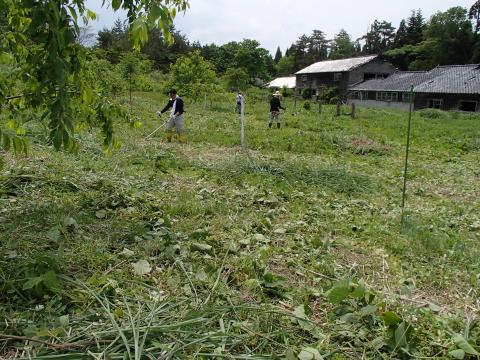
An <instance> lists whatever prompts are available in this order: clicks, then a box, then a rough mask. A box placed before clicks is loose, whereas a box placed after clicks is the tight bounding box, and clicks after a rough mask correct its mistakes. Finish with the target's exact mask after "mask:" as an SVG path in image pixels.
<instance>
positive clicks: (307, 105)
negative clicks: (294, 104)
mask: <svg viewBox="0 0 480 360" xmlns="http://www.w3.org/2000/svg"><path fill="white" fill-rule="evenodd" d="M303 108H304V109H305V110H311V109H312V104H311V103H310V101H305V102H304V103H303Z"/></svg>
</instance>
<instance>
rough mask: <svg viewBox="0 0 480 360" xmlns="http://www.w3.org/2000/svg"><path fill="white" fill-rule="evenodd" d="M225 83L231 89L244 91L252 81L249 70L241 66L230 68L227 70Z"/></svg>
mask: <svg viewBox="0 0 480 360" xmlns="http://www.w3.org/2000/svg"><path fill="white" fill-rule="evenodd" d="M224 80H225V84H226V87H227V90H229V91H240V90H241V91H244V90H246V89H247V87H248V84H249V83H250V78H249V76H248V74H247V72H246V71H245V70H243V69H241V68H230V69H227V71H225V75H224Z"/></svg>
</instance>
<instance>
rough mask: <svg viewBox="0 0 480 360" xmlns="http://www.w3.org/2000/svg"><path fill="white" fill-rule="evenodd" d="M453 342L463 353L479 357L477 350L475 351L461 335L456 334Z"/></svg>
mask: <svg viewBox="0 0 480 360" xmlns="http://www.w3.org/2000/svg"><path fill="white" fill-rule="evenodd" d="M453 341H454V342H455V344H456V345H457V346H458V347H459V348H460V349H462V350H463V351H465V353H467V354H469V355H475V356H479V355H480V354H479V353H478V351H477V350H475V349H474V348H473V347H472V345H470V344H469V343H468V341H467V340H466V339H465V338H464V337H463V336H462V335H460V334H454V336H453Z"/></svg>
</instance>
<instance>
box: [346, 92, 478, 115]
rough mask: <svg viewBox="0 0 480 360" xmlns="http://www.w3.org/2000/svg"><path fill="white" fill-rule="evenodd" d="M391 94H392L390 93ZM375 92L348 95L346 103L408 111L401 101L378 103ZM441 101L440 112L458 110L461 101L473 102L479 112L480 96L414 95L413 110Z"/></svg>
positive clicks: (407, 107)
mask: <svg viewBox="0 0 480 360" xmlns="http://www.w3.org/2000/svg"><path fill="white" fill-rule="evenodd" d="M382 92H384V91H382ZM390 93H392V92H390ZM376 94H377V92H376V91H368V92H367V91H363V92H362V94H361V98H354V97H353V96H352V95H353V93H349V98H348V103H349V104H351V103H355V104H356V105H360V106H367V107H381V108H394V109H401V110H409V106H410V105H409V103H408V102H402V101H379V100H377V97H376ZM397 96H398V99H399V100H400V99H401V96H402V93H398V95H397ZM434 99H435V100H442V105H441V107H440V110H460V102H461V101H475V102H476V103H477V104H476V109H475V111H477V112H480V94H478V95H458V94H415V97H414V110H422V109H428V108H429V107H430V105H431V104H430V103H431V100H434Z"/></svg>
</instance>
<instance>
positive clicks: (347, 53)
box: [329, 29, 357, 60]
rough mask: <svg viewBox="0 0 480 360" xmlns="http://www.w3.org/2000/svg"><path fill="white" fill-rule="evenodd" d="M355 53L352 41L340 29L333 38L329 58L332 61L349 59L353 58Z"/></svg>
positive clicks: (345, 32)
mask: <svg viewBox="0 0 480 360" xmlns="http://www.w3.org/2000/svg"><path fill="white" fill-rule="evenodd" d="M356 52H357V51H356V49H355V43H354V42H353V41H352V38H351V37H350V35H349V34H348V32H347V31H346V30H344V29H342V30H340V32H339V33H338V34H337V35H335V37H334V38H333V41H332V43H331V46H330V54H329V58H330V59H332V60H335V59H345V58H350V57H352V56H355V55H356Z"/></svg>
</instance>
